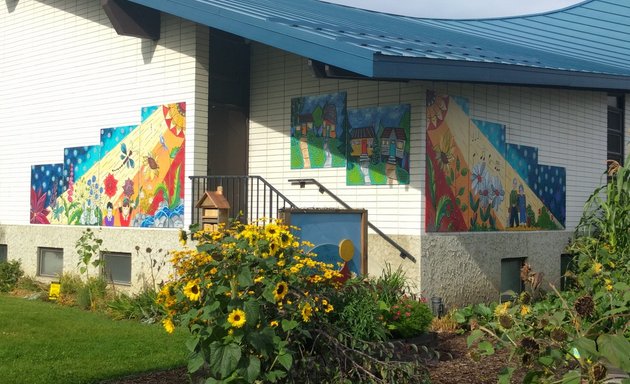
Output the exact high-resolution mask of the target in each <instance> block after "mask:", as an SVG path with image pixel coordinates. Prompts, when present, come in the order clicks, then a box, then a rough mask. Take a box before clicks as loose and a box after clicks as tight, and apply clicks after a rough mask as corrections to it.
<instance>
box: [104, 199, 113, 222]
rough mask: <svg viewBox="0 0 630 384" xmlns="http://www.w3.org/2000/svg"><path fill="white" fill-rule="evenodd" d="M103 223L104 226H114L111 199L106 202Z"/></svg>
mask: <svg viewBox="0 0 630 384" xmlns="http://www.w3.org/2000/svg"><path fill="white" fill-rule="evenodd" d="M103 225H105V226H106V227H113V226H114V205H113V204H112V202H111V201H108V202H107V214H106V215H105V217H103Z"/></svg>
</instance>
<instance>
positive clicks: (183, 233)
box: [179, 229, 188, 246]
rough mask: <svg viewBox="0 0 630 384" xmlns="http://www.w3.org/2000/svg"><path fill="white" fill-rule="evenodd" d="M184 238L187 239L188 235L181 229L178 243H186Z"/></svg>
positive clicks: (183, 244)
mask: <svg viewBox="0 0 630 384" xmlns="http://www.w3.org/2000/svg"><path fill="white" fill-rule="evenodd" d="M186 240H188V236H187V235H186V231H184V230H183V229H180V230H179V243H180V244H181V245H182V246H185V245H186Z"/></svg>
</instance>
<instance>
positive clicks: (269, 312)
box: [158, 222, 426, 383]
mask: <svg viewBox="0 0 630 384" xmlns="http://www.w3.org/2000/svg"><path fill="white" fill-rule="evenodd" d="M258 224H264V225H258ZM188 238H191V239H192V240H193V241H196V245H195V247H194V248H184V249H183V250H180V251H174V252H172V263H173V265H174V269H175V272H176V276H175V278H174V279H173V280H172V281H170V282H167V283H166V284H165V285H164V286H163V287H162V289H161V291H160V293H159V294H158V302H159V303H160V304H161V305H163V306H164V310H165V312H166V317H165V318H164V320H163V322H162V323H163V325H164V328H165V329H166V331H168V332H172V331H173V330H174V327H175V326H176V325H181V326H185V327H186V328H187V329H188V330H189V331H190V339H189V341H188V343H187V347H188V349H189V350H190V357H189V362H188V371H189V372H190V373H191V374H192V375H193V377H195V378H197V379H200V380H202V381H204V382H208V383H218V382H228V381H229V382H234V383H244V382H247V383H253V382H280V381H282V382H288V383H321V382H374V383H391V382H399V383H407V382H418V381H419V378H423V377H424V375H425V373H426V370H425V369H424V367H423V366H422V365H420V364H418V363H417V362H415V361H411V362H409V361H396V360H395V353H396V351H395V350H394V348H393V347H391V346H389V345H388V344H387V343H371V342H366V341H363V340H361V339H358V338H356V337H354V336H353V335H351V333H350V331H349V330H347V329H343V328H341V327H340V326H338V324H335V322H334V319H339V315H338V314H339V313H340V312H343V310H344V308H338V307H336V305H337V304H336V303H338V302H339V303H342V301H341V300H338V297H339V292H341V291H342V290H341V289H340V288H341V284H342V283H341V281H340V278H341V274H340V273H339V272H338V271H337V270H336V267H335V266H334V265H330V264H325V263H322V262H319V261H317V260H316V258H315V255H313V254H311V253H308V252H307V251H305V249H306V248H308V247H312V246H313V245H312V244H309V243H308V242H304V241H303V242H299V241H298V239H297V238H295V237H294V236H293V234H292V233H291V232H290V231H289V228H288V227H287V226H285V225H283V224H282V223H279V222H269V223H254V224H248V225H243V224H240V223H232V225H231V226H221V227H219V229H218V230H216V231H194V230H193V231H192V233H191V234H190V236H188V235H187V234H186V233H183V234H181V235H180V239H181V241H182V242H183V243H185V242H186V240H187V239H188ZM333 299H334V301H333ZM370 299H371V300H373V296H371V297H370ZM366 305H367V304H366ZM370 305H371V304H370Z"/></svg>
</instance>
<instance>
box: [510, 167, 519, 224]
mask: <svg viewBox="0 0 630 384" xmlns="http://www.w3.org/2000/svg"><path fill="white" fill-rule="evenodd" d="M510 227H518V192H516V178H514V179H513V180H512V191H511V192H510Z"/></svg>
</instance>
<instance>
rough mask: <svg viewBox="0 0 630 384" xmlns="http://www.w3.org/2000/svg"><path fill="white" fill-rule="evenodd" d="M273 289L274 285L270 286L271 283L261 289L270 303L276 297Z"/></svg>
mask: <svg viewBox="0 0 630 384" xmlns="http://www.w3.org/2000/svg"><path fill="white" fill-rule="evenodd" d="M273 291H274V287H272V286H271V285H269V286H267V287H266V288H265V290H264V291H263V294H262V296H263V297H264V298H265V299H266V300H267V301H268V302H270V303H275V302H276V298H275V296H274V294H273Z"/></svg>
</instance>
